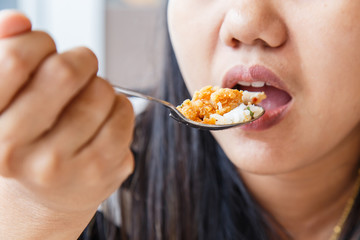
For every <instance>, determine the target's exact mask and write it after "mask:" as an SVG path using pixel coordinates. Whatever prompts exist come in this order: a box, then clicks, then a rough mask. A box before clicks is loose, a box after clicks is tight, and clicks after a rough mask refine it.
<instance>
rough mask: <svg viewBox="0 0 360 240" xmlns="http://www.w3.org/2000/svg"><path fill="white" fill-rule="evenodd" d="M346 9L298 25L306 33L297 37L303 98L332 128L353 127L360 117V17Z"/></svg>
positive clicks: (322, 120)
mask: <svg viewBox="0 0 360 240" xmlns="http://www.w3.org/2000/svg"><path fill="white" fill-rule="evenodd" d="M357 5H358V6H353V8H354V9H359V8H360V4H359V3H358V4H357ZM338 7H339V6H338ZM345 10H346V11H345ZM344 11H345V12H347V13H348V14H345V15H344V14H343V13H342V12H344ZM344 11H338V10H334V11H333V12H334V13H333V12H331V11H330V13H331V14H328V15H327V14H321V15H322V16H323V17H322V18H317V19H315V20H314V19H309V20H308V21H304V23H303V25H302V26H301V25H300V26H299V27H298V28H300V29H302V31H298V32H302V34H301V35H298V36H295V38H296V39H299V40H298V42H297V43H298V45H297V47H298V49H301V51H299V52H300V59H301V61H300V64H301V66H302V78H303V86H304V94H302V95H303V96H300V99H299V100H301V102H303V105H304V106H309V107H310V109H309V112H310V113H312V114H313V115H314V116H316V115H318V117H319V118H320V119H319V121H320V122H324V124H326V125H328V126H329V127H332V128H334V127H338V128H342V125H344V124H347V125H348V126H349V127H353V126H354V124H357V123H358V122H359V120H360V94H359V91H360V48H359V47H358V46H359V42H360V26H359V24H358V22H359V21H360V17H359V16H358V14H357V13H356V14H355V13H352V12H351V10H350V9H344ZM301 97H303V98H301ZM330 119H331V120H330ZM337 125H340V126H337Z"/></svg>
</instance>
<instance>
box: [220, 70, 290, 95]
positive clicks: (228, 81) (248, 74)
mask: <svg viewBox="0 0 360 240" xmlns="http://www.w3.org/2000/svg"><path fill="white" fill-rule="evenodd" d="M259 81H260V82H265V83H267V84H270V85H271V86H273V87H276V88H278V89H281V90H283V91H286V92H288V89H287V86H286V85H285V84H284V82H282V81H281V80H280V78H279V77H277V76H276V74H274V73H273V72H272V71H271V70H269V69H268V68H266V67H264V66H261V65H253V66H251V67H245V66H243V65H238V66H235V67H232V68H231V69H230V70H229V71H228V72H227V73H226V74H225V76H224V78H223V80H222V87H223V88H233V87H234V86H235V85H236V84H237V83H238V82H249V83H252V82H259Z"/></svg>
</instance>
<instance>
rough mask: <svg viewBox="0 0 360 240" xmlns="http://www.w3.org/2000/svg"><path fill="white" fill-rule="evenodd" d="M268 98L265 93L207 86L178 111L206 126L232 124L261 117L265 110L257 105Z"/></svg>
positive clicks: (186, 101)
mask: <svg viewBox="0 0 360 240" xmlns="http://www.w3.org/2000/svg"><path fill="white" fill-rule="evenodd" d="M265 98H266V95H265V93H264V92H248V91H242V90H237V89H230V88H219V87H212V86H206V87H204V88H202V89H201V90H200V91H197V92H195V93H194V96H193V98H192V100H190V99H186V100H185V101H184V102H183V103H182V104H181V105H180V106H177V109H178V110H179V111H180V112H181V113H182V114H183V115H184V116H185V117H186V118H188V119H190V120H193V121H195V122H200V123H204V124H216V125H220V124H221V125H222V124H232V123H240V122H247V121H250V120H252V119H255V118H257V117H259V116H260V115H261V114H262V113H263V109H262V108H261V107H259V106H256V105H255V104H258V103H260V102H261V101H262V100H264V99H265Z"/></svg>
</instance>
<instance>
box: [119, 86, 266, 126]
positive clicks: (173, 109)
mask: <svg viewBox="0 0 360 240" xmlns="http://www.w3.org/2000/svg"><path fill="white" fill-rule="evenodd" d="M113 88H114V90H115V92H116V93H122V94H125V95H127V96H131V97H138V98H142V99H146V100H149V101H154V102H157V103H160V104H162V105H163V106H165V107H167V108H168V109H169V110H170V114H169V116H170V117H172V118H173V119H175V120H176V121H178V122H180V123H183V124H185V125H186V126H189V127H193V128H199V129H202V130H223V129H227V128H232V127H236V126H241V125H244V124H247V123H250V122H252V121H255V120H256V119H258V118H260V117H261V116H262V115H263V114H264V113H265V110H264V109H263V112H262V114H261V115H259V116H258V117H257V118H255V119H251V120H250V121H247V122H239V123H232V124H222V125H215V124H203V123H199V122H195V121H192V120H190V119H188V118H186V117H185V116H184V115H183V114H182V113H181V112H180V111H179V110H177V109H176V107H175V106H174V105H173V104H171V103H169V102H167V101H164V100H161V99H157V98H154V97H151V96H148V95H145V94H142V93H139V92H136V91H133V90H130V89H126V88H122V87H118V86H114V85H113Z"/></svg>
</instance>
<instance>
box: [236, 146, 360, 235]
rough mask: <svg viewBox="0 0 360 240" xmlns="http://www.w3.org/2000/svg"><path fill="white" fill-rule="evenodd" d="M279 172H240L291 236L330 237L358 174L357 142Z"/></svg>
mask: <svg viewBox="0 0 360 240" xmlns="http://www.w3.org/2000/svg"><path fill="white" fill-rule="evenodd" d="M354 144H357V145H356V147H355V148H354V147H353V146H347V147H343V149H341V151H337V152H336V153H331V154H328V156H324V157H323V158H322V159H318V160H316V161H314V163H313V164H312V165H310V166H306V167H303V168H301V169H296V170H293V171H289V172H287V173H282V174H278V175H258V174H252V173H247V172H240V174H241V175H242V177H243V180H244V182H245V184H246V185H247V187H248V189H249V190H250V192H251V193H252V194H253V196H254V198H255V199H256V200H257V201H258V203H259V204H260V205H261V206H262V207H263V208H264V209H265V210H266V211H267V212H268V213H269V214H270V215H271V216H272V217H273V218H274V219H276V222H277V223H279V224H280V225H281V226H282V227H283V228H285V229H286V231H287V232H288V233H289V234H290V235H291V236H292V238H293V239H308V240H310V239H329V238H330V236H331V234H332V232H333V230H332V229H333V228H334V227H335V226H336V224H337V223H338V220H339V219H340V217H341V215H342V213H343V211H344V208H345V205H346V204H347V201H348V199H349V198H350V197H351V196H352V195H353V189H354V185H355V182H356V179H357V175H358V165H359V163H358V158H359V155H360V153H359V150H358V146H359V142H358V141H356V143H354Z"/></svg>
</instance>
